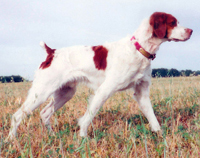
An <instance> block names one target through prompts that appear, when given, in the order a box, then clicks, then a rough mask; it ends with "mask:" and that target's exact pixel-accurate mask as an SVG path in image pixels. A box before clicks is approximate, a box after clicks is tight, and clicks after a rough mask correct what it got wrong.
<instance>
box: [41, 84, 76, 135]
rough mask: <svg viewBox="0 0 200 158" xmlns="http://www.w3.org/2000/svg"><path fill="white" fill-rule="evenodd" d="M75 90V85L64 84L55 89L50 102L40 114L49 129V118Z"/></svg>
mask: <svg viewBox="0 0 200 158" xmlns="http://www.w3.org/2000/svg"><path fill="white" fill-rule="evenodd" d="M75 92H76V86H75V85H73V86H71V85H70V86H64V87H62V88H59V89H58V90H56V91H55V92H54V94H53V98H52V100H51V102H50V103H49V104H48V105H47V106H45V107H44V109H42V111H41V112H40V116H41V118H42V122H43V123H44V124H45V126H46V127H47V128H48V129H49V130H50V131H51V125H50V118H51V116H52V115H53V113H54V112H55V111H57V110H58V109H60V108H61V107H62V106H63V105H64V104H65V103H66V102H67V101H69V100H70V99H71V98H72V97H73V95H74V94H75Z"/></svg>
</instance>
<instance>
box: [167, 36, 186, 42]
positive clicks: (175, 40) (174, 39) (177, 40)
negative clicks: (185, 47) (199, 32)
mask: <svg viewBox="0 0 200 158" xmlns="http://www.w3.org/2000/svg"><path fill="white" fill-rule="evenodd" d="M189 39H190V37H187V38H184V39H178V38H172V39H168V41H169V42H171V41H174V42H179V41H180V42H184V41H187V40H189Z"/></svg>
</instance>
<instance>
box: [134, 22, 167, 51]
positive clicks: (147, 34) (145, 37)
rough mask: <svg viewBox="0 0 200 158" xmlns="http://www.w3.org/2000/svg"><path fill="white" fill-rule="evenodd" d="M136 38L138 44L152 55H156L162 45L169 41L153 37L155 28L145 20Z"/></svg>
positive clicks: (136, 33)
mask: <svg viewBox="0 0 200 158" xmlns="http://www.w3.org/2000/svg"><path fill="white" fill-rule="evenodd" d="M134 36H135V38H136V40H137V41H138V43H139V44H140V45H141V46H142V47H143V48H144V49H145V50H146V51H147V52H149V53H150V54H156V51H157V50H158V49H159V46H160V44H161V43H163V42H165V41H167V40H165V39H159V38H157V37H154V36H153V28H152V26H151V25H150V24H149V20H148V19H145V20H144V21H143V22H142V24H141V25H140V27H139V28H138V29H137V30H136V31H135V33H134Z"/></svg>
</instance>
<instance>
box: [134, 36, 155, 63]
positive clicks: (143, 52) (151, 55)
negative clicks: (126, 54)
mask: <svg viewBox="0 0 200 158" xmlns="http://www.w3.org/2000/svg"><path fill="white" fill-rule="evenodd" d="M132 40H136V39H135V36H133V37H132V38H131V41H132ZM134 45H135V47H136V49H137V50H138V51H139V52H140V53H141V54H142V55H143V56H145V57H146V58H147V59H151V60H154V59H155V58H156V54H150V53H149V52H147V51H146V50H145V49H144V48H142V46H141V45H140V44H139V43H138V42H137V41H136V42H135V43H134Z"/></svg>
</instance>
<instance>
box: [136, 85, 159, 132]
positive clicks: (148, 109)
mask: <svg viewBox="0 0 200 158" xmlns="http://www.w3.org/2000/svg"><path fill="white" fill-rule="evenodd" d="M149 84H150V83H149V82H147V81H146V82H141V83H140V84H139V85H137V86H136V88H135V93H134V96H133V97H134V99H136V101H137V102H138V104H139V108H140V110H141V111H142V113H143V114H144V115H145V117H146V118H147V119H148V121H149V123H150V126H151V130H152V131H154V132H157V131H159V130H160V125H159V123H158V120H157V118H156V116H155V114H154V111H153V108H152V105H151V101H150V98H149Z"/></svg>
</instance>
